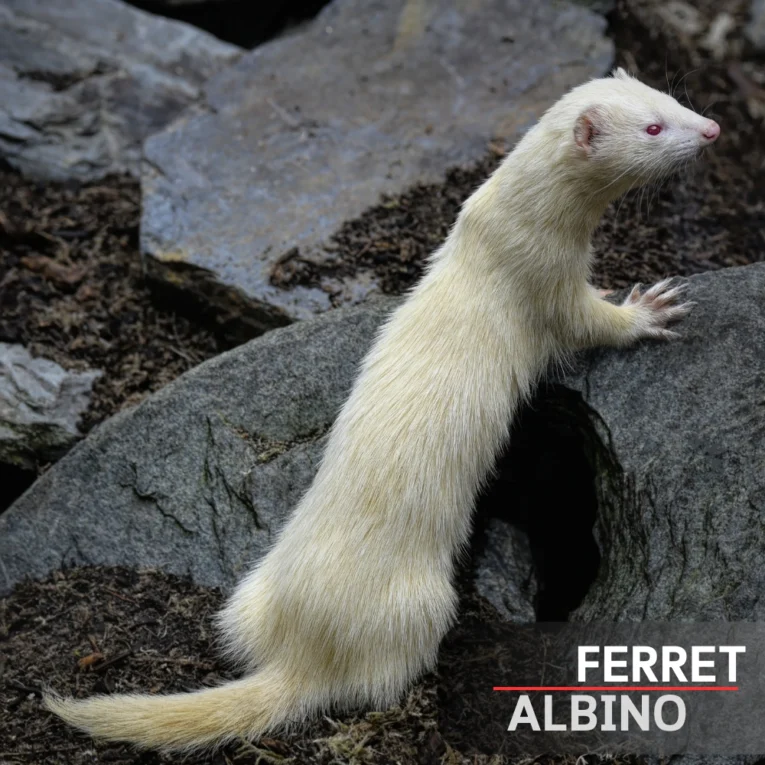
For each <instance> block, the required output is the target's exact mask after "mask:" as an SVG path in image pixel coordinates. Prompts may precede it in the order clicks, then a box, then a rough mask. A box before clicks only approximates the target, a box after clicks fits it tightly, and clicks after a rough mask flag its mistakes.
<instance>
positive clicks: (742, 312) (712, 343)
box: [566, 265, 765, 621]
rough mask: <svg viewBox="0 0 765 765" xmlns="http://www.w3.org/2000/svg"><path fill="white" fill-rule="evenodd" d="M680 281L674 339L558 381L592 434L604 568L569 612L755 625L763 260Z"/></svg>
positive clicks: (608, 355)
mask: <svg viewBox="0 0 765 765" xmlns="http://www.w3.org/2000/svg"><path fill="white" fill-rule="evenodd" d="M690 285H691V288H690V290H689V294H690V297H691V299H692V300H694V301H697V302H698V305H697V307H696V308H695V309H694V311H693V313H692V315H691V316H690V318H688V319H687V320H686V321H685V322H684V323H683V325H682V335H683V338H682V340H680V341H679V342H675V343H671V344H668V345H663V346H662V345H659V346H655V345H644V346H642V347H639V348H635V349H632V350H627V351H622V352H603V351H601V352H596V353H594V354H592V355H591V356H590V358H589V359H588V360H587V364H586V367H585V370H586V371H585V372H584V373H583V374H582V375H581V376H580V377H578V378H576V379H574V378H570V379H568V380H566V384H567V385H569V386H571V387H574V388H576V389H578V390H580V391H581V393H582V396H583V406H584V407H586V409H587V411H588V413H589V417H588V419H589V421H590V424H591V427H592V428H593V435H595V434H597V436H598V437H599V440H600V446H599V448H596V449H594V453H593V455H592V457H593V459H594V460H595V461H596V465H597V473H598V481H597V487H596V488H597V492H598V495H599V518H598V523H597V526H596V539H597V541H598V544H599V546H600V549H601V555H602V561H601V567H600V572H599V576H598V578H597V580H596V582H595V584H594V586H593V587H592V588H591V589H590V592H589V594H588V595H587V597H586V598H585V601H584V603H583V604H582V606H581V608H580V609H579V610H578V612H577V615H576V618H579V619H602V620H606V621H610V620H625V619H628V620H648V619H650V620H664V619H674V620H684V619H695V620H709V621H716V620H731V621H734V620H742V621H747V620H756V621H760V620H762V619H765V597H764V596H765V568H763V566H762V560H763V556H764V555H765V524H763V518H765V303H764V302H763V298H762V296H763V294H764V292H763V291H764V290H765V266H763V265H754V266H747V267H744V268H731V269H725V270H723V271H719V272H717V273H714V274H711V273H710V274H703V275H700V276H697V277H693V278H692V279H691V280H690Z"/></svg>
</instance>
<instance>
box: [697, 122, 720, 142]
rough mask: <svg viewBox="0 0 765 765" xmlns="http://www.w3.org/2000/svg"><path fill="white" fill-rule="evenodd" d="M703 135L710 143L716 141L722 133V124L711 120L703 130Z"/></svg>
mask: <svg viewBox="0 0 765 765" xmlns="http://www.w3.org/2000/svg"><path fill="white" fill-rule="evenodd" d="M701 135H703V136H704V138H706V139H707V141H709V142H710V143H711V142H712V141H716V140H717V136H719V135H720V126H719V125H718V124H717V123H716V122H715V121H714V120H709V122H708V123H707V126H706V127H705V128H704V129H703V130H702V131H701Z"/></svg>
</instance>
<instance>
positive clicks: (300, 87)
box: [141, 0, 613, 331]
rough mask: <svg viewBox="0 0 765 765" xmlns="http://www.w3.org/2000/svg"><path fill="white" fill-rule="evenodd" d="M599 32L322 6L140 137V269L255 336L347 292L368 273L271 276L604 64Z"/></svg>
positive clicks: (544, 9)
mask: <svg viewBox="0 0 765 765" xmlns="http://www.w3.org/2000/svg"><path fill="white" fill-rule="evenodd" d="M605 26H606V24H605V20H604V19H603V18H602V17H600V16H598V15H596V14H595V13H593V12H592V11H590V10H587V9H586V8H583V7H581V6H576V5H568V4H566V3H565V2H557V1H555V2H553V0H540V1H539V2H533V3H530V2H525V1H524V0H483V1H482V2H475V3H464V2H458V0H392V1H389V0H384V1H383V0H335V1H334V2H333V3H331V4H330V5H329V6H327V7H326V8H325V9H324V10H323V11H322V12H321V13H320V14H319V16H318V17H317V18H316V19H315V20H314V21H313V22H312V23H311V24H309V25H307V27H306V28H305V29H302V30H301V31H299V32H296V33H294V34H291V35H290V36H288V37H285V38H282V39H279V40H275V41H272V42H270V43H268V44H265V45H262V46H260V47H259V48H257V49H256V50H254V51H252V52H251V53H249V54H247V55H246V56H244V57H243V58H242V59H240V61H239V62H238V63H237V64H236V65H234V66H233V67H230V68H228V69H226V70H225V71H223V72H221V73H220V74H219V75H218V76H216V77H214V78H213V79H212V80H211V81H210V82H209V83H208V86H207V88H206V100H205V103H204V108H200V109H197V110H192V111H190V112H187V113H186V114H185V115H184V116H183V117H182V118H181V119H179V120H178V121H176V122H175V123H173V124H172V125H170V126H169V127H168V128H167V129H166V130H164V131H162V132H161V133H159V134H157V135H154V136H152V137H151V138H150V139H149V140H148V141H147V142H146V145H145V158H146V161H145V163H144V173H143V189H144V209H143V218H142V223H141V234H142V249H143V251H144V252H145V253H146V254H147V256H148V261H147V262H148V265H149V267H150V268H151V269H152V272H153V274H154V276H156V277H158V278H160V279H167V280H169V281H170V282H171V283H172V285H173V286H174V287H178V286H180V287H183V288H185V289H187V290H189V291H191V292H193V293H195V294H196V295H198V296H199V297H201V298H202V299H203V300H204V301H206V302H207V303H208V304H212V305H213V306H214V307H216V308H218V309H220V310H221V311H227V310H230V309H231V307H232V306H233V310H234V312H235V313H237V312H238V313H245V314H247V316H248V318H247V320H248V322H249V323H250V324H251V325H252V326H253V327H254V328H255V329H256V330H258V331H263V330H264V329H267V328H270V327H273V326H277V325H281V324H285V323H287V322H288V321H291V320H293V319H302V318H306V317H308V316H310V315H312V314H315V313H320V312H322V311H325V310H327V309H328V308H330V306H331V305H337V304H340V305H344V304H349V303H356V302H360V301H362V300H364V299H365V298H366V296H367V295H368V294H370V293H371V292H374V291H376V289H377V284H376V283H375V281H374V278H373V277H372V276H371V275H370V274H365V273H359V274H356V275H355V276H348V277H331V278H330V277H327V278H326V279H324V278H323V280H322V281H321V283H320V284H318V285H317V286H315V287H305V286H299V287H295V288H294V289H290V290H285V289H282V288H280V287H277V286H274V285H273V284H272V282H271V275H272V271H273V269H274V267H275V265H276V264H277V263H278V262H279V260H280V259H281V258H282V257H283V256H285V255H286V254H288V253H289V252H290V251H294V248H298V250H299V253H300V255H301V257H306V258H310V259H318V260H322V261H329V262H331V260H332V258H333V254H332V252H331V251H330V250H328V249H327V244H328V241H329V239H330V237H331V235H332V234H333V233H335V232H337V231H338V229H339V228H340V227H341V225H342V224H343V223H345V222H347V221H350V220H353V219H354V218H356V217H358V216H359V215H360V214H361V213H362V212H363V211H364V210H366V209H367V208H369V207H370V206H372V205H374V204H376V203H378V202H379V201H380V199H381V196H382V195H384V194H398V193H401V192H403V191H404V190H405V189H407V188H409V187H411V186H412V185H413V184H416V183H420V182H436V181H441V180H443V178H444V175H445V173H446V171H447V169H448V168H451V167H454V166H455V165H459V164H464V163H469V162H474V161H476V160H479V159H481V158H483V157H484V156H485V154H486V152H487V146H488V143H489V142H490V140H492V139H495V140H500V141H502V140H504V141H506V142H507V143H508V144H512V143H513V142H514V141H515V140H516V139H517V138H518V137H519V136H520V134H521V133H522V132H523V131H524V130H525V129H527V128H528V127H529V126H531V125H532V124H533V123H534V122H535V121H536V120H537V119H538V117H539V116H540V115H541V114H542V112H543V111H544V110H545V109H546V108H547V107H548V106H550V105H551V104H552V103H553V102H555V101H556V100H557V99H558V98H559V97H560V96H561V95H562V94H563V93H564V92H565V91H566V90H568V89H569V88H570V87H571V86H573V85H575V84H579V83H580V82H582V81H584V80H586V79H588V78H590V77H593V76H597V75H601V74H603V73H604V72H605V71H606V70H607V69H608V67H609V66H610V65H611V62H612V56H613V46H612V44H611V42H610V41H609V40H608V39H607V38H606V36H605Z"/></svg>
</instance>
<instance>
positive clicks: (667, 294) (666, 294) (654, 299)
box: [622, 279, 695, 340]
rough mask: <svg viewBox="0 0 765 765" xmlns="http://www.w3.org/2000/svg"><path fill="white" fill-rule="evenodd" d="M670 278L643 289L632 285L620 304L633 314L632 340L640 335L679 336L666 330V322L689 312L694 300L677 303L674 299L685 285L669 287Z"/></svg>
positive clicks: (680, 317)
mask: <svg viewBox="0 0 765 765" xmlns="http://www.w3.org/2000/svg"><path fill="white" fill-rule="evenodd" d="M671 282H672V279H664V280H663V281H661V282H658V283H657V284H654V285H653V287H650V288H649V289H647V290H646V291H645V292H641V290H640V286H641V285H639V284H636V285H635V286H634V287H633V288H632V290H631V292H630V294H629V295H627V298H626V299H625V301H624V302H623V303H622V306H623V307H625V308H627V309H629V310H630V312H631V313H633V314H634V316H635V324H634V328H633V336H634V338H635V339H636V340H638V339H641V338H644V337H652V338H659V339H662V340H672V339H674V338H676V337H679V335H678V333H677V332H673V331H672V330H671V329H667V325H668V324H672V323H674V322H676V321H679V320H680V319H682V318H683V317H684V316H687V315H688V313H690V310H691V308H692V307H693V306H694V305H695V303H691V302H685V303H679V302H678V298H679V297H680V296H681V295H682V294H683V292H684V291H685V285H684V284H679V285H678V286H677V287H671V286H670V285H671Z"/></svg>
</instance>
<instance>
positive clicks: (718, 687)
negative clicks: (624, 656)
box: [492, 685, 738, 692]
mask: <svg viewBox="0 0 765 765" xmlns="http://www.w3.org/2000/svg"><path fill="white" fill-rule="evenodd" d="M492 690H494V691H525V692H528V691H737V690H738V686H737V685H696V686H689V685H495V686H494V688H493V689H492Z"/></svg>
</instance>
